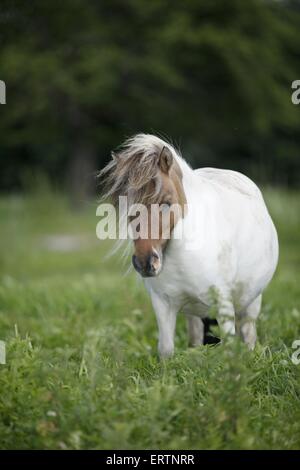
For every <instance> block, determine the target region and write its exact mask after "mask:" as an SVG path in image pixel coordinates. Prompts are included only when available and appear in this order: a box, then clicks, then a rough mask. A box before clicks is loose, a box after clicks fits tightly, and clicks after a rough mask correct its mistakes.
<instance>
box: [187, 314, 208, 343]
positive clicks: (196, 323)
mask: <svg viewBox="0 0 300 470" xmlns="http://www.w3.org/2000/svg"><path fill="white" fill-rule="evenodd" d="M186 321H187V329H188V339H189V346H190V347H195V346H199V345H200V344H203V342H204V324H203V321H202V320H201V318H200V317H196V316H194V315H189V314H186Z"/></svg>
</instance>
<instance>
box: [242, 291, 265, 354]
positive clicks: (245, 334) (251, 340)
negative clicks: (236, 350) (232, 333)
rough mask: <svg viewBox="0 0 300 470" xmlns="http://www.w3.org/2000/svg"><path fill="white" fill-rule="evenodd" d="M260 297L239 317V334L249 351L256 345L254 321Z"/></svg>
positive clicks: (257, 313)
mask: <svg viewBox="0 0 300 470" xmlns="http://www.w3.org/2000/svg"><path fill="white" fill-rule="evenodd" d="M261 300H262V296H261V295H259V296H258V297H256V299H255V300H254V301H253V302H252V303H251V304H250V305H249V306H248V307H247V308H246V310H245V312H243V313H241V314H240V315H239V319H238V320H239V334H240V336H241V338H242V340H243V341H244V342H245V343H246V344H247V345H248V347H249V349H251V350H252V349H254V347H255V343H256V338H257V335H256V319H257V317H258V315H259V312H260V309H261Z"/></svg>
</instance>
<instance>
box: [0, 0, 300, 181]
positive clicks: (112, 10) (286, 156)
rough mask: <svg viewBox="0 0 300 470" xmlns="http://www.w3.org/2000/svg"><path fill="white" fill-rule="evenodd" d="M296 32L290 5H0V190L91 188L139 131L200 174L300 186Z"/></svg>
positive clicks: (297, 15)
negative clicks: (3, 100)
mask: <svg viewBox="0 0 300 470" xmlns="http://www.w3.org/2000/svg"><path fill="white" fill-rule="evenodd" d="M299 29H300V12H299V8H298V7H297V2H293V1H290V2H288V1H285V2H277V1H272V0H270V1H262V0H249V1H244V0H230V1H228V0H218V1H209V2H208V1H206V0H192V1H189V2H182V1H180V0H173V1H172V2H169V1H165V0H153V1H148V0H128V1H126V2H124V1H121V0H109V1H108V0H107V1H106V0H104V1H101V2H99V1H96V0H88V1H86V0H75V1H74V0H72V1H71V0H66V1H64V2H61V1H60V2H57V1H46V2H38V1H32V2H24V1H21V0H14V1H11V0H10V1H5V0H3V1H2V3H1V12H0V34H1V51H0V79H2V80H4V81H5V82H6V85H7V105H5V106H1V120H0V135H1V139H0V152H1V159H2V162H3V163H4V164H3V169H2V170H1V174H0V184H1V186H2V187H3V188H5V189H8V188H11V187H12V186H15V185H18V186H19V185H24V180H25V182H26V178H27V177H28V172H32V171H36V170H39V171H43V172H45V173H47V174H49V175H50V177H51V178H52V179H53V180H55V181H57V182H60V183H62V182H64V181H65V180H67V182H68V184H69V185H70V186H71V189H72V186H75V185H78V184H82V185H84V184H85V183H86V181H83V180H84V178H86V177H87V175H90V173H91V172H92V171H93V170H94V169H95V168H100V167H101V166H103V164H104V163H105V162H106V161H107V159H108V158H109V151H110V149H111V148H114V147H115V146H116V145H118V144H119V143H120V142H121V141H122V140H123V139H124V137H125V136H127V135H130V134H132V133H136V132H140V131H144V132H158V133H160V134H162V135H169V136H171V137H172V138H173V139H174V141H175V142H177V143H178V144H180V145H181V147H182V150H183V151H184V154H185V155H186V157H187V159H188V160H189V161H190V162H191V163H192V164H193V165H195V166H204V165H211V166H219V167H230V168H232V169H237V170H242V171H244V172H246V173H247V174H249V175H250V176H254V177H255V178H256V179H258V180H264V181H272V182H275V183H287V184H294V185H295V184H297V183H299V173H300V167H299V165H300V163H299V162H300V158H299V156H300V155H299V144H300V141H299V126H300V106H295V105H293V104H292V102H291V91H292V90H291V83H292V82H293V81H294V80H296V79H300V61H299V55H300V35H299ZM89 184H91V183H90V182H89Z"/></svg>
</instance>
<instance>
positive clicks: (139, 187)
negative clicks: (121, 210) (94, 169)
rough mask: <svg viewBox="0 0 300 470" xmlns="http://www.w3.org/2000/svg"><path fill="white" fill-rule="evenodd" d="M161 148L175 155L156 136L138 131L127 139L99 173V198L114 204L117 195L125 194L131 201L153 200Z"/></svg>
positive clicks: (157, 183)
mask: <svg viewBox="0 0 300 470" xmlns="http://www.w3.org/2000/svg"><path fill="white" fill-rule="evenodd" d="M164 147H168V148H169V149H170V150H171V151H172V154H173V155H174V154H175V155H177V154H176V151H175V149H174V148H173V147H172V146H171V145H170V144H169V143H167V142H165V141H163V140H162V139H160V138H159V137H157V136H155V135H151V134H137V135H135V136H133V137H130V138H129V139H127V140H126V141H125V142H124V143H123V144H122V145H121V147H119V148H118V150H117V151H116V152H112V160H111V161H110V162H109V163H108V164H107V165H106V166H105V167H104V168H103V169H102V170H101V171H100V173H99V177H100V178H101V179H102V180H103V186H104V190H103V192H102V197H103V198H104V199H106V198H109V199H111V200H112V202H113V203H114V204H116V205H117V203H118V198H119V196H120V195H122V196H127V197H128V199H129V202H130V203H131V204H132V203H136V202H138V203H144V204H146V203H155V202H156V201H157V199H158V196H159V193H160V191H161V180H160V178H159V176H158V174H159V172H158V159H159V156H160V154H161V151H162V150H163V148H164Z"/></svg>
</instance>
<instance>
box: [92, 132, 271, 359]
mask: <svg viewBox="0 0 300 470" xmlns="http://www.w3.org/2000/svg"><path fill="white" fill-rule="evenodd" d="M100 176H102V177H104V179H105V188H106V189H105V196H106V197H110V198H111V199H112V201H113V203H114V204H116V205H118V198H119V197H120V196H127V197H128V200H129V204H134V203H141V204H143V205H144V206H145V207H146V210H147V212H148V220H147V222H148V228H147V236H146V237H136V238H135V239H134V241H133V246H134V254H133V256H132V263H133V266H134V268H135V269H136V271H137V272H138V273H139V274H140V275H141V276H142V277H143V280H144V284H145V287H146V289H147V291H148V292H149V295H150V297H151V301H152V305H153V308H154V311H155V314H156V318H157V324H158V329H159V341H158V351H159V354H160V356H161V357H162V358H165V357H168V356H170V355H172V354H173V351H174V334H175V327H176V317H177V313H178V312H179V311H183V313H184V314H185V315H186V317H187V323H188V334H189V343H190V345H192V346H197V345H200V344H203V339H204V324H203V319H204V318H205V317H207V316H208V314H209V312H210V310H211V308H212V307H213V306H215V310H216V312H217V313H216V315H217V320H218V324H219V327H220V331H221V336H222V337H225V336H230V335H235V334H238V335H239V336H240V337H241V338H242V339H243V341H244V342H245V343H246V344H247V345H248V347H249V348H250V349H253V348H254V346H255V342H256V324H255V323H256V319H257V317H258V315H259V312H260V308H261V300H262V292H263V290H264V289H265V288H266V286H267V285H268V283H269V282H270V280H271V278H272V276H273V274H274V271H275V269H276V266H277V261H278V239H277V233H276V229H275V227H274V224H273V222H272V220H271V217H270V215H269V213H268V210H267V208H266V205H265V202H264V200H263V197H262V195H261V192H260V190H259V189H258V187H257V186H256V185H255V184H254V183H253V182H252V181H251V180H250V179H249V178H247V177H246V176H244V175H242V174H241V173H238V172H235V171H230V170H221V169H214V168H201V169H198V170H193V169H192V168H191V167H190V166H189V165H188V164H187V162H186V161H185V160H184V159H183V158H182V156H181V155H180V154H179V153H178V151H176V150H175V149H174V148H173V146H171V145H170V144H169V143H168V142H165V141H163V140H162V139H160V138H158V137H156V136H154V135H148V134H138V135H136V136H134V137H132V138H130V139H128V140H127V141H126V142H125V143H124V144H123V145H122V146H121V147H120V149H119V150H118V151H117V152H116V153H113V154H112V160H111V161H110V162H109V163H108V165H107V166H106V167H105V168H104V169H103V170H102V171H101V173H100ZM153 205H158V207H159V208H162V210H161V211H159V214H158V216H157V217H156V219H155V220H153V217H152V215H150V212H151V207H152V206H153ZM173 206H176V207H177V208H179V209H181V210H177V211H172V213H171V208H172V207H173ZM168 212H170V217H169V224H168V229H169V232H170V237H165V236H164V228H163V227H162V214H166V213H168ZM128 221H129V222H128V223H129V226H130V225H131V224H132V223H133V222H134V217H132V216H129V217H128ZM153 224H154V225H156V228H157V227H158V236H157V237H155V238H154V237H152V235H151V234H152V231H151V229H152V228H153Z"/></svg>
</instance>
